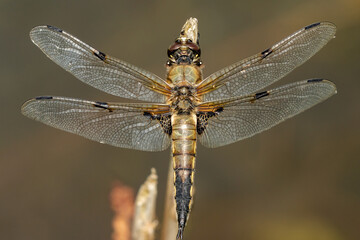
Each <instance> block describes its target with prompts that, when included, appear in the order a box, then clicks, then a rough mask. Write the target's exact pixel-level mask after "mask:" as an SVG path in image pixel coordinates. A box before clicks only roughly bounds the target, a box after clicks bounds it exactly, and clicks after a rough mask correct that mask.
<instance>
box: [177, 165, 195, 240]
mask: <svg viewBox="0 0 360 240" xmlns="http://www.w3.org/2000/svg"><path fill="white" fill-rule="evenodd" d="M184 171H186V170H184ZM188 171H190V170H188ZM175 174H176V176H175V182H174V185H175V188H176V194H175V201H176V213H177V216H178V235H177V239H179V238H180V239H182V233H183V231H184V228H185V225H186V221H187V218H188V216H189V212H190V201H191V199H192V197H191V187H192V182H191V175H192V174H193V172H192V171H191V172H190V174H188V175H187V176H186V177H185V179H184V181H183V180H182V179H183V178H182V176H180V173H179V172H178V171H175Z"/></svg>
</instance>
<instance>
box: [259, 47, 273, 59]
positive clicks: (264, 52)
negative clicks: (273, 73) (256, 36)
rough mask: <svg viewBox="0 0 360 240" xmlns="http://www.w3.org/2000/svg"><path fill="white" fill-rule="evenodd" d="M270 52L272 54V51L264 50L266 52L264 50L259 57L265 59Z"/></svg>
mask: <svg viewBox="0 0 360 240" xmlns="http://www.w3.org/2000/svg"><path fill="white" fill-rule="evenodd" d="M272 52H273V51H272V50H271V49H270V48H268V49H266V50H264V51H262V52H261V57H262V58H266V57H267V56H269V55H270V54H271V53H272Z"/></svg>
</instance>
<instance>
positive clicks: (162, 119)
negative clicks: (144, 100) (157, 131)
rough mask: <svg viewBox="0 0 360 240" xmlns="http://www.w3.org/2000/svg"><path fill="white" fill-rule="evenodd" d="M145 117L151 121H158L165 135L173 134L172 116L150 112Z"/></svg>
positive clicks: (145, 113)
mask: <svg viewBox="0 0 360 240" xmlns="http://www.w3.org/2000/svg"><path fill="white" fill-rule="evenodd" d="M143 115H144V116H145V117H148V118H150V119H151V120H158V121H159V123H160V126H161V128H162V129H163V131H164V133H166V134H168V135H171V133H172V125H171V115H170V114H158V115H154V114H151V113H149V112H144V114H143Z"/></svg>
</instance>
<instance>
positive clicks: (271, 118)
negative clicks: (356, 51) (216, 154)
mask: <svg viewBox="0 0 360 240" xmlns="http://www.w3.org/2000/svg"><path fill="white" fill-rule="evenodd" d="M335 93H336V86H335V85H334V84H333V83H332V82H330V81H327V80H322V79H313V80H307V81H301V82H296V83H292V84H288V85H285V86H282V87H279V88H275V89H273V90H270V91H264V92H259V93H256V94H253V95H249V96H247V97H239V98H234V99H228V100H223V101H218V102H207V103H203V104H201V105H199V107H198V108H199V111H202V110H207V111H210V110H212V112H214V113H215V114H213V116H211V117H205V118H203V119H205V120H207V121H206V122H203V123H202V126H203V129H201V131H199V129H198V134H199V140H200V142H201V144H203V145H204V146H205V147H210V148H215V147H220V146H224V145H227V144H230V143H233V142H237V141H239V140H242V139H244V138H248V137H251V136H253V135H255V134H257V133H260V132H262V131H264V130H266V129H269V128H271V127H273V126H275V125H276V124H278V123H280V122H282V121H284V120H286V119H288V118H290V117H292V116H294V115H296V114H298V113H300V112H302V111H304V110H306V109H308V108H310V107H312V106H314V105H316V104H318V103H320V102H322V101H324V100H325V99H327V98H328V97H330V96H332V95H333V94H335ZM200 113H201V112H200ZM207 116H209V114H208V115H207ZM198 121H199V117H198ZM198 125H199V124H198Z"/></svg>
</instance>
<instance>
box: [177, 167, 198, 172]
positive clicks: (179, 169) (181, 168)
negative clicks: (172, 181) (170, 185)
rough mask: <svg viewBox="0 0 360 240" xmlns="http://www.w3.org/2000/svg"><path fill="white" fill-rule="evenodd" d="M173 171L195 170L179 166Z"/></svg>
mask: <svg viewBox="0 0 360 240" xmlns="http://www.w3.org/2000/svg"><path fill="white" fill-rule="evenodd" d="M174 171H175V172H176V171H191V172H195V168H183V167H179V168H174Z"/></svg>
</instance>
